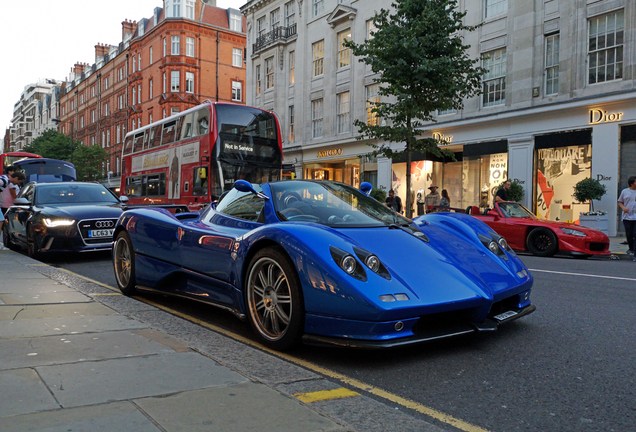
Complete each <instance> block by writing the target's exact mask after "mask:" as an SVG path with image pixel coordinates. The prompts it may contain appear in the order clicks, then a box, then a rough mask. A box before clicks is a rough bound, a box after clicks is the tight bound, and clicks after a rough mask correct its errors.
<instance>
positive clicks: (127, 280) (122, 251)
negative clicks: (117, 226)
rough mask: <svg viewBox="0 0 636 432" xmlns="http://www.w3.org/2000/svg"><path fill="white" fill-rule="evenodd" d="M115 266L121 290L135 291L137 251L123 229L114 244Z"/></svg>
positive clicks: (129, 292) (129, 293)
mask: <svg viewBox="0 0 636 432" xmlns="http://www.w3.org/2000/svg"><path fill="white" fill-rule="evenodd" d="M113 267H114V269H115V280H116V281H117V286H118V287H119V290H120V291H121V292H122V293H123V294H125V295H132V294H133V293H134V292H135V286H136V283H137V282H136V280H135V251H134V249H133V246H132V241H131V240H130V236H129V235H128V233H127V232H126V231H121V232H120V233H119V234H117V237H116V238H115V243H114V244H113Z"/></svg>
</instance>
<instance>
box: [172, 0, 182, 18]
mask: <svg viewBox="0 0 636 432" xmlns="http://www.w3.org/2000/svg"><path fill="white" fill-rule="evenodd" d="M171 16H172V17H180V16H181V0H172V15H171Z"/></svg>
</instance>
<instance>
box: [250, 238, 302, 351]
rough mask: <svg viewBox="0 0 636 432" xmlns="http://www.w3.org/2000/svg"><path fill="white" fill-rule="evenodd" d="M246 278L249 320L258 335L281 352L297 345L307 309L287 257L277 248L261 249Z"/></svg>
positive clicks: (266, 343)
mask: <svg viewBox="0 0 636 432" xmlns="http://www.w3.org/2000/svg"><path fill="white" fill-rule="evenodd" d="M246 280H247V282H246V299H247V309H248V314H249V321H250V325H251V327H252V329H253V330H254V331H255V332H256V334H257V336H258V338H259V339H260V340H261V341H262V342H263V343H264V344H265V345H267V346H269V347H271V348H274V349H276V350H280V351H284V350H288V349H290V348H292V347H294V346H295V345H297V344H298V343H299V342H300V339H301V337H302V334H303V330H304V321H305V311H304V306H303V300H302V292H301V290H300V282H299V280H298V276H297V274H296V271H295V270H294V268H293V266H292V264H291V263H290V261H289V259H288V258H287V256H286V255H285V254H284V253H282V252H281V251H280V250H278V249H276V248H267V249H263V250H261V251H259V252H258V253H257V254H256V255H255V256H254V258H252V260H251V262H250V265H249V268H248V271H247V279H246Z"/></svg>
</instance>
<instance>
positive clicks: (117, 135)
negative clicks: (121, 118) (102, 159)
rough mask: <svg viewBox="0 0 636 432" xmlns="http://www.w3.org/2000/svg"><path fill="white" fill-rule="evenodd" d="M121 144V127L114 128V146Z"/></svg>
mask: <svg viewBox="0 0 636 432" xmlns="http://www.w3.org/2000/svg"><path fill="white" fill-rule="evenodd" d="M119 143H121V125H117V126H116V127H115V144H119Z"/></svg>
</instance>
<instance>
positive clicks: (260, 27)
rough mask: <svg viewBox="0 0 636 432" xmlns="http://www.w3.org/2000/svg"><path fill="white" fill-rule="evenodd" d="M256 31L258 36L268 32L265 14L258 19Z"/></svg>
mask: <svg viewBox="0 0 636 432" xmlns="http://www.w3.org/2000/svg"><path fill="white" fill-rule="evenodd" d="M256 31H257V32H258V36H263V35H264V34H265V32H267V21H266V19H265V17H264V16H262V17H260V18H259V19H257V20H256Z"/></svg>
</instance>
